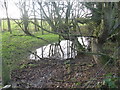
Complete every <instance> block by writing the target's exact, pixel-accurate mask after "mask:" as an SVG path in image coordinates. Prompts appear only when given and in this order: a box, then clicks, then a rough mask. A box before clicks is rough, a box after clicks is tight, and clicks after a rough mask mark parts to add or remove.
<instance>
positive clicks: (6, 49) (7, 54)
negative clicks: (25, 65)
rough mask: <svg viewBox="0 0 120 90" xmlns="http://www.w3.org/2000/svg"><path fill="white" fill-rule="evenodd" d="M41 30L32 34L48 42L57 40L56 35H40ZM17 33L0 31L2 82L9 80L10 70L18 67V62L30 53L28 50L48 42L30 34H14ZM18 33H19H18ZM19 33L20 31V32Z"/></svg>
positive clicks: (5, 82)
mask: <svg viewBox="0 0 120 90" xmlns="http://www.w3.org/2000/svg"><path fill="white" fill-rule="evenodd" d="M40 33H41V32H36V33H35V34H34V35H37V36H38V37H41V38H43V39H45V40H48V41H49V43H53V42H57V41H58V37H59V36H58V35H55V34H45V35H41V34H40ZM15 34H16V35H17V31H15V32H14V33H13V34H9V32H4V33H2V60H3V80H4V84H7V82H9V80H10V77H9V75H10V71H11V70H14V69H16V68H18V63H20V62H21V61H24V60H27V58H28V56H29V55H30V53H29V50H30V51H33V50H35V49H37V48H39V47H41V46H43V45H47V44H48V42H46V41H43V40H41V39H37V38H34V37H31V36H24V34H23V36H14V35H15ZM18 34H19V33H18ZM20 34H21V33H20Z"/></svg>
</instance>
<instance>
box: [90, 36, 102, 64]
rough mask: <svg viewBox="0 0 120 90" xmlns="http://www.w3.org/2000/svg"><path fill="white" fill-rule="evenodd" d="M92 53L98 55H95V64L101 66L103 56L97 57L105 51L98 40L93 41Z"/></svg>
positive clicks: (93, 39)
mask: <svg viewBox="0 0 120 90" xmlns="http://www.w3.org/2000/svg"><path fill="white" fill-rule="evenodd" d="M91 51H92V52H93V53H96V55H93V58H94V60H95V63H96V64H100V63H101V62H100V61H101V56H100V55H97V53H101V52H102V51H103V50H102V44H100V43H99V42H98V39H96V38H92V41H91Z"/></svg>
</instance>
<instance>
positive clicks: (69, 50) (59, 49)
mask: <svg viewBox="0 0 120 90" xmlns="http://www.w3.org/2000/svg"><path fill="white" fill-rule="evenodd" d="M78 41H79V42H80V43H81V45H83V46H84V48H87V47H88V45H89V40H88V38H87V37H78ZM75 49H76V48H75V45H74V44H73V42H72V41H70V40H62V41H61V42H60V43H53V44H48V45H46V46H43V47H40V48H38V49H36V51H35V52H34V54H31V55H30V59H31V60H39V59H40V58H55V59H61V60H64V59H68V58H75V56H76V55H77V51H76V50H75ZM38 56H39V57H38Z"/></svg>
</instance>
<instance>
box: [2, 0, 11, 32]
mask: <svg viewBox="0 0 120 90" xmlns="http://www.w3.org/2000/svg"><path fill="white" fill-rule="evenodd" d="M4 6H5V10H6V16H7V24H8V31H9V32H10V34H12V31H11V25H10V19H9V17H8V7H7V3H6V1H4Z"/></svg>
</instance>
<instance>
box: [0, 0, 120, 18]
mask: <svg viewBox="0 0 120 90" xmlns="http://www.w3.org/2000/svg"><path fill="white" fill-rule="evenodd" d="M8 1H9V3H8V14H9V17H10V18H20V11H19V9H18V7H17V6H16V5H15V3H16V2H18V1H19V0H8ZM39 1H41V0H39ZM42 1H61V0H42ZM62 1H65V0H62ZM67 1H71V0H67ZM74 1H86V2H91V1H92V2H93V1H97V2H103V1H105V2H109V1H111V2H117V1H120V0H74ZM3 4H4V0H0V18H6V12H5V8H4V7H3Z"/></svg>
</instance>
